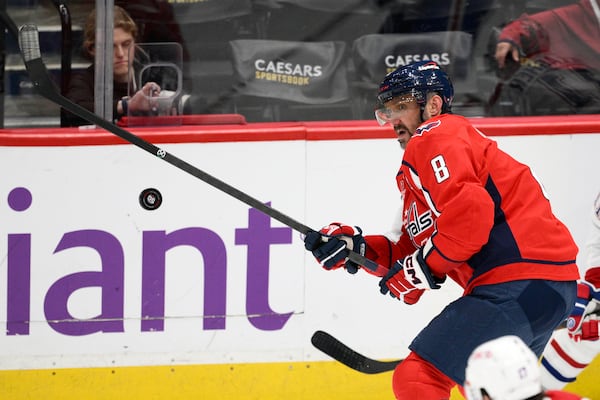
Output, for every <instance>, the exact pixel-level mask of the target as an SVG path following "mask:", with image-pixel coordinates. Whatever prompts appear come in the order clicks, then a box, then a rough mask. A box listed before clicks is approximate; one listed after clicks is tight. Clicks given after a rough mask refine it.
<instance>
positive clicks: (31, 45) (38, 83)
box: [19, 24, 377, 271]
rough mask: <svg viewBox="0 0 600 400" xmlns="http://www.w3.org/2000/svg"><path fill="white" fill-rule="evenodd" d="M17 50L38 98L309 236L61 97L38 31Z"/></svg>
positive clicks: (353, 256)
mask: <svg viewBox="0 0 600 400" xmlns="http://www.w3.org/2000/svg"><path fill="white" fill-rule="evenodd" d="M19 47H20V48H21V54H22V56H23V61H24V62H25V67H26V68H27V72H28V74H29V77H30V79H31V81H32V83H33V85H34V87H35V88H36V89H37V91H38V92H39V94H40V95H42V96H44V97H45V98H47V99H48V100H50V101H52V102H54V103H56V104H58V105H60V106H61V107H62V108H64V109H65V110H67V111H70V112H71V113H73V114H75V115H77V116H79V117H81V118H83V119H85V120H87V121H89V122H91V123H93V124H95V125H97V126H99V127H101V128H103V129H105V130H107V131H108V132H110V133H112V134H114V135H117V136H119V137H120V138H122V139H124V140H126V141H127V142H129V143H131V144H133V145H135V146H137V147H139V148H141V149H143V150H145V151H147V152H148V153H150V154H152V155H154V156H157V157H158V158H160V159H162V160H164V161H166V162H168V163H169V164H171V165H173V166H175V167H177V168H179V169H181V170H182V171H185V172H187V173H189V174H190V175H193V176H195V177H196V178H198V179H200V180H202V181H204V182H205V183H208V184H209V185H211V186H212V187H214V188H216V189H219V190H221V191H222V192H225V193H227V194H229V195H230V196H232V197H234V198H236V199H238V200H240V201H242V202H244V203H246V204H247V205H249V206H251V207H254V208H255V209H257V210H259V211H261V212H263V213H264V214H266V215H268V216H269V217H271V218H274V219H276V220H277V221H279V222H281V223H282V224H284V225H286V226H288V227H290V228H292V229H294V230H296V231H298V232H300V233H302V234H307V233H308V232H311V231H314V229H311V228H309V227H308V226H306V225H304V224H302V223H300V222H298V221H296V220H295V219H293V218H291V217H289V216H287V215H285V214H283V213H281V212H279V211H277V210H276V209H274V208H272V207H269V206H268V205H266V204H264V203H262V202H261V201H259V200H257V199H255V198H254V197H251V196H250V195H248V194H246V193H244V192H242V191H240V190H239V189H236V188H235V187H233V186H231V185H229V184H227V183H225V182H223V181H222V180H220V179H218V178H216V177H214V176H212V175H210V174H208V173H206V172H204V171H202V170H201V169H199V168H196V167H195V166H193V165H191V164H189V163H187V162H186V161H183V160H181V159H179V158H177V157H176V156H174V155H172V154H169V153H168V152H167V151H165V150H164V149H161V148H159V147H157V146H155V145H154V144H152V143H150V142H147V141H146V140H144V139H142V138H140V137H139V136H136V135H134V134H133V133H131V132H129V131H126V130H125V129H122V128H121V127H119V126H117V125H115V124H113V123H111V122H109V121H106V120H105V119H103V118H101V117H99V116H97V115H96V114H94V113H92V112H91V111H88V110H87V109H85V108H83V107H81V106H80V105H78V104H76V103H73V102H72V101H70V100H69V99H67V98H66V97H64V96H62V95H61V94H60V91H59V90H58V88H57V87H56V84H55V83H54V81H52V79H51V78H50V74H49V73H48V70H47V69H46V66H45V65H44V61H43V60H42V55H41V52H40V41H39V35H38V29H37V27H36V26H35V25H33V24H28V25H24V26H21V27H20V28H19ZM348 258H349V259H350V260H351V261H353V262H355V263H357V264H359V265H362V266H365V267H366V268H368V269H370V270H373V271H375V270H376V269H377V263H375V262H374V261H372V260H369V259H368V258H366V257H364V256H362V255H360V254H358V253H356V252H353V251H350V252H349V255H348Z"/></svg>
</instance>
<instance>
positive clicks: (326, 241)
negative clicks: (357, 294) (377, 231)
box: [304, 222, 366, 274]
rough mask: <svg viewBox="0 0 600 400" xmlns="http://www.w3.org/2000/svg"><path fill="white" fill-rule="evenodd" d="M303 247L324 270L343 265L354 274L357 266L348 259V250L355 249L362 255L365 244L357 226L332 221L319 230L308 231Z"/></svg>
mask: <svg viewBox="0 0 600 400" xmlns="http://www.w3.org/2000/svg"><path fill="white" fill-rule="evenodd" d="M304 247H305V248H306V250H308V251H310V252H312V254H313V256H315V258H316V259H317V261H318V262H319V264H321V266H322V267H323V268H325V269H326V270H332V269H338V268H341V267H344V268H346V271H348V272H349V273H351V274H354V273H356V272H357V271H358V269H359V266H358V265H356V264H355V263H353V262H352V261H350V260H348V252H349V251H355V252H357V253H359V254H360V255H363V256H364V255H365V248H366V244H365V239H364V238H363V236H362V230H361V229H360V228H359V227H357V226H350V225H344V224H341V223H339V222H332V223H331V224H329V225H327V226H325V227H323V228H322V229H321V230H320V231H319V232H315V231H311V232H308V233H307V234H306V237H305V238H304Z"/></svg>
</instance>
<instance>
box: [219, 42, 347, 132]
mask: <svg viewBox="0 0 600 400" xmlns="http://www.w3.org/2000/svg"><path fill="white" fill-rule="evenodd" d="M230 47H231V56H232V65H233V71H234V85H233V87H232V91H233V110H232V111H233V112H234V113H240V114H243V115H245V116H246V118H247V119H248V120H249V121H252V120H253V119H256V120H271V121H283V120H286V121H290V120H314V119H323V117H324V116H326V117H327V118H325V119H348V118H350V117H351V116H352V114H351V106H350V102H349V93H348V79H347V63H346V44H345V43H344V42H339V41H330V42H294V41H280V40H246V39H242V40H234V41H231V42H230ZM305 112H306V113H305Z"/></svg>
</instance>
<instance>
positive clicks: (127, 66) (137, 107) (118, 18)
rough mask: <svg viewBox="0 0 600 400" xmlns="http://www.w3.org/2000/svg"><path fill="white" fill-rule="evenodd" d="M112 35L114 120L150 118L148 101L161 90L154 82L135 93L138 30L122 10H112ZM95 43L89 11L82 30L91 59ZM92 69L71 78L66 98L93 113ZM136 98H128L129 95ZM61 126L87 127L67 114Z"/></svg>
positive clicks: (93, 21)
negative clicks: (138, 117)
mask: <svg viewBox="0 0 600 400" xmlns="http://www.w3.org/2000/svg"><path fill="white" fill-rule="evenodd" d="M114 20H115V22H114V32H113V102H112V104H113V119H114V120H116V119H119V118H120V117H122V116H124V115H127V114H128V113H130V114H141V115H143V114H149V113H150V112H154V111H155V108H156V104H154V103H153V102H151V101H150V100H149V99H150V97H156V96H158V95H159V94H160V86H159V85H158V84H156V83H154V82H148V83H146V84H145V85H144V86H143V87H142V88H141V89H139V90H137V88H136V83H135V79H134V76H133V68H132V66H133V62H134V52H135V39H136V36H137V32H138V29H137V26H136V24H135V22H134V21H133V19H132V18H131V17H130V16H129V14H128V13H127V12H126V11H125V10H124V9H123V8H121V7H118V6H115V7H114ZM95 43H96V12H95V10H94V11H92V12H91V13H90V14H89V15H88V17H87V20H86V24H85V28H84V41H83V47H84V50H85V51H86V52H87V54H88V55H89V56H90V57H91V58H92V59H94V56H95V52H96V49H95ZM94 76H95V66H94V64H93V63H92V65H90V66H89V67H88V68H87V69H85V70H84V71H83V72H81V73H78V74H74V75H73V77H72V78H71V81H70V82H69V89H68V91H67V94H66V97H67V98H69V99H70V100H71V101H73V102H75V103H77V104H79V105H80V106H82V107H84V108H86V109H88V110H90V111H92V112H94V84H95V78H94ZM130 90H131V92H132V93H133V92H135V94H134V95H133V96H132V97H131V98H129V97H128V94H129V92H130ZM66 114H67V115H66V118H65V120H64V121H63V125H64V126H79V125H86V124H89V122H87V121H86V120H84V119H82V118H80V117H77V116H75V115H73V114H70V113H66Z"/></svg>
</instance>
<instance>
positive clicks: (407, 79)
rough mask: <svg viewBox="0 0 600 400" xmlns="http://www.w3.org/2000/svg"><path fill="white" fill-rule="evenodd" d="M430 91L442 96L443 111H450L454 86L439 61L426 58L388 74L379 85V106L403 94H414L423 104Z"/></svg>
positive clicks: (418, 101)
mask: <svg viewBox="0 0 600 400" xmlns="http://www.w3.org/2000/svg"><path fill="white" fill-rule="evenodd" d="M430 92H436V93H438V94H439V95H440V97H441V98H442V100H443V102H444V105H443V108H442V112H450V110H451V108H452V99H453V98H454V87H453V86H452V82H451V81H450V78H448V75H447V74H446V72H444V70H442V68H441V67H440V65H439V64H438V63H437V62H435V61H430V60H425V61H417V62H415V63H412V64H408V65H402V66H400V67H398V68H397V69H396V70H394V71H392V72H390V73H389V74H387V75H386V77H385V78H384V79H383V81H382V82H381V84H380V85H379V92H378V94H377V101H378V106H381V105H383V103H385V102H387V101H389V100H391V99H393V98H394V97H397V96H401V95H403V94H411V95H413V96H414V97H415V99H416V100H417V103H419V104H421V105H423V104H425V102H426V101H427V93H430Z"/></svg>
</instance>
